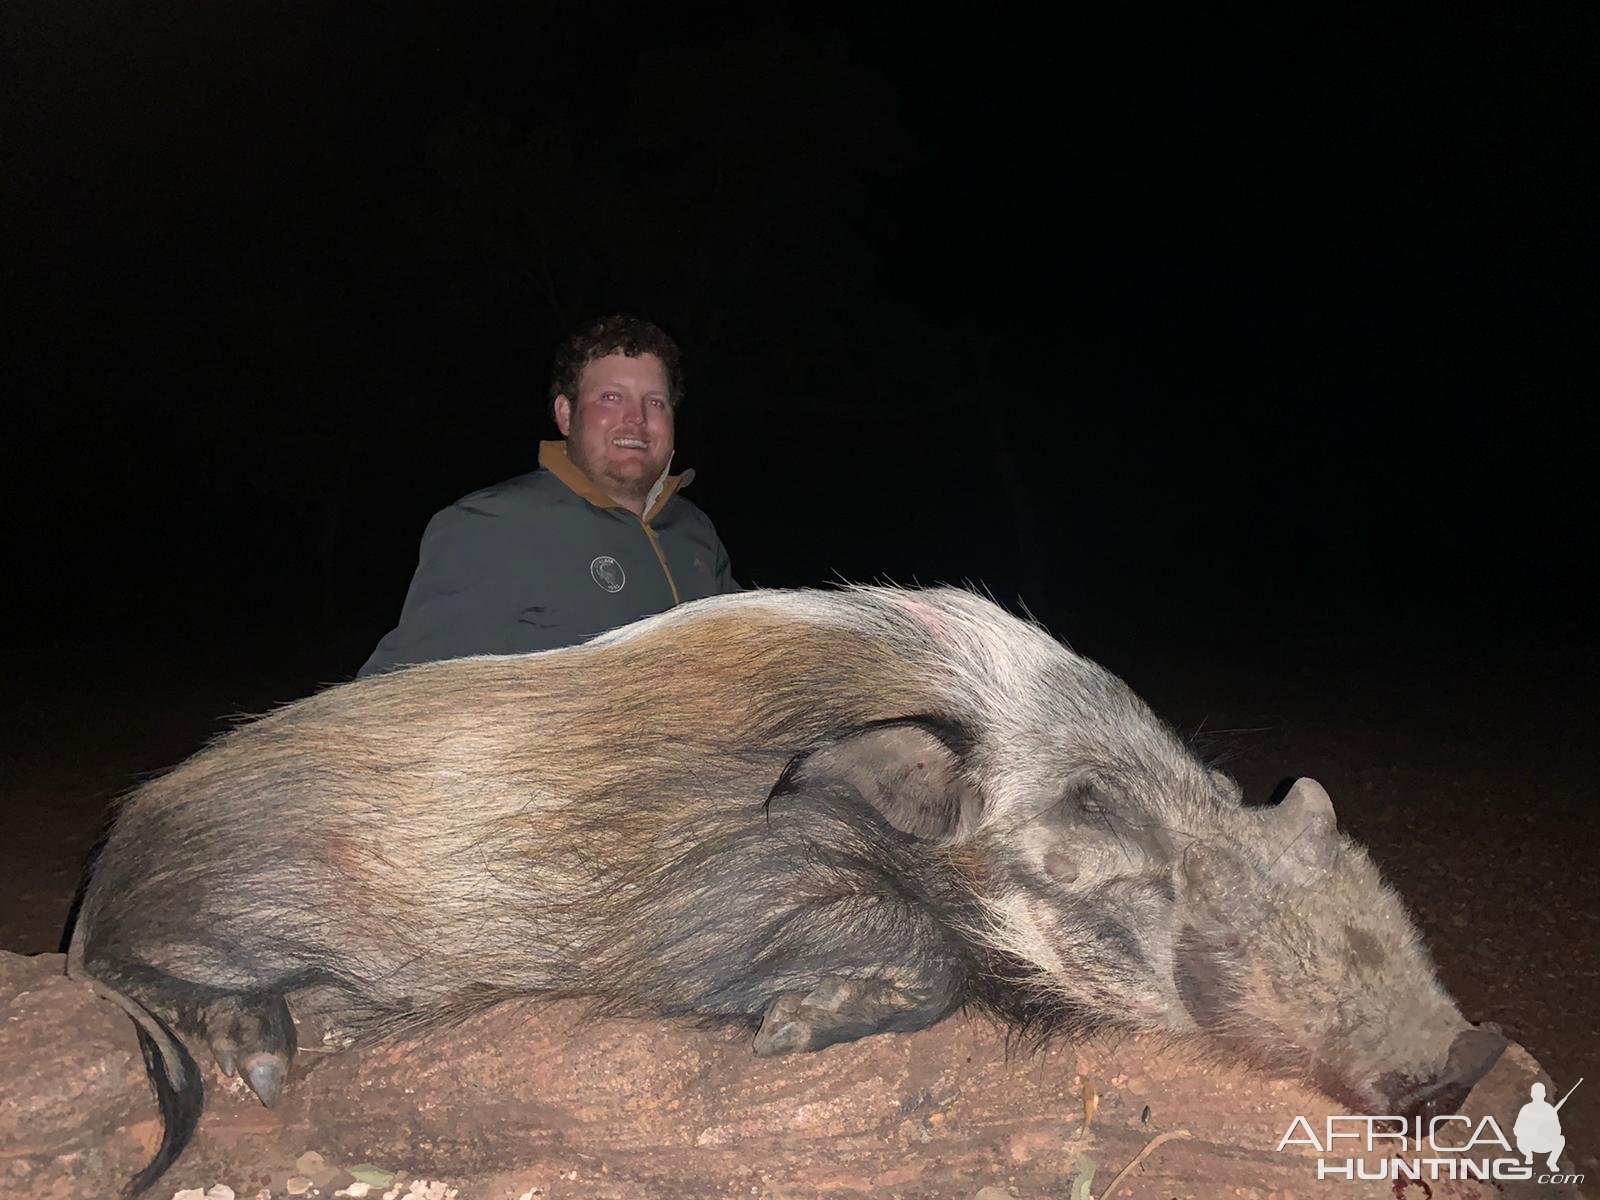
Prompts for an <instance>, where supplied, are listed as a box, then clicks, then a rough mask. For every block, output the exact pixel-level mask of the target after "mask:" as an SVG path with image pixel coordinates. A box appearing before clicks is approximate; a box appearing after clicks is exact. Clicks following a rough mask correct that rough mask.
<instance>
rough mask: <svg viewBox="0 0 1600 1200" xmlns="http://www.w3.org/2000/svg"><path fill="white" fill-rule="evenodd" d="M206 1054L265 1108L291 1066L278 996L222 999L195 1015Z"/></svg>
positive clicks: (291, 1043)
mask: <svg viewBox="0 0 1600 1200" xmlns="http://www.w3.org/2000/svg"><path fill="white" fill-rule="evenodd" d="M200 1024H201V1026H202V1027H203V1028H204V1030H205V1034H206V1040H207V1041H208V1042H209V1043H210V1044H211V1052H212V1053H213V1054H214V1055H216V1058H217V1065H218V1066H219V1067H221V1068H222V1072H223V1074H225V1075H240V1076H242V1077H243V1079H244V1081H245V1082H246V1083H247V1084H249V1085H250V1090H251V1091H253V1092H255V1094H256V1095H257V1096H259V1097H260V1098H261V1103H263V1104H265V1105H266V1106H267V1107H268V1108H271V1107H272V1106H273V1105H275V1104H276V1103H277V1102H278V1099H279V1098H280V1097H281V1096H282V1095H283V1087H284V1084H285V1083H287V1082H288V1079H289V1064H290V1063H291V1062H292V1061H293V1060H294V1053H295V1049H296V1038H295V1031H294V1020H293V1018H291V1017H290V1015H289V1005H288V1003H287V1002H286V1001H285V1000H284V997H283V993H281V992H254V993H249V994H245V995H225V996H221V997H219V998H218V999H216V1000H213V1001H212V1002H211V1003H210V1004H208V1005H207V1006H206V1007H205V1009H204V1011H203V1012H202V1013H201V1017H200Z"/></svg>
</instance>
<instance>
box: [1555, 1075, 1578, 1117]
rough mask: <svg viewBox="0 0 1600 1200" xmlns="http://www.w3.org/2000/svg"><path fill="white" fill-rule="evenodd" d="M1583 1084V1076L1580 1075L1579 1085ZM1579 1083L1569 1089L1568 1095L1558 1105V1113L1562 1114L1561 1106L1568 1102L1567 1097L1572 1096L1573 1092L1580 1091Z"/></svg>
mask: <svg viewBox="0 0 1600 1200" xmlns="http://www.w3.org/2000/svg"><path fill="white" fill-rule="evenodd" d="M1582 1082H1583V1076H1582V1075H1579V1076H1578V1083H1582ZM1578 1083H1575V1084H1573V1085H1572V1086H1571V1087H1569V1088H1568V1089H1567V1095H1566V1096H1563V1097H1561V1100H1560V1102H1559V1103H1557V1104H1556V1111H1557V1112H1560V1111H1561V1105H1563V1104H1565V1103H1566V1102H1567V1096H1570V1095H1572V1093H1573V1092H1575V1091H1577V1090H1578Z"/></svg>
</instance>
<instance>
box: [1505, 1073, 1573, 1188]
mask: <svg viewBox="0 0 1600 1200" xmlns="http://www.w3.org/2000/svg"><path fill="white" fill-rule="evenodd" d="M1582 1082H1583V1079H1582V1077H1580V1078H1579V1079H1578V1083H1582ZM1578 1083H1575V1084H1573V1085H1572V1086H1571V1087H1570V1088H1568V1089H1567V1095H1566V1096H1563V1097H1561V1099H1560V1100H1559V1101H1557V1102H1556V1103H1555V1104H1550V1103H1548V1102H1547V1101H1546V1100H1545V1098H1544V1084H1542V1083H1536V1084H1534V1085H1533V1086H1532V1087H1530V1088H1529V1089H1528V1095H1529V1097H1530V1099H1529V1100H1528V1102H1527V1103H1526V1104H1524V1105H1523V1106H1522V1111H1521V1112H1519V1113H1518V1114H1517V1123H1516V1124H1515V1125H1513V1126H1512V1127H1511V1132H1512V1134H1513V1135H1514V1136H1515V1137H1516V1139H1517V1149H1518V1150H1520V1151H1522V1157H1523V1158H1524V1159H1525V1160H1526V1161H1527V1162H1528V1163H1529V1164H1530V1165H1531V1164H1532V1162H1533V1156H1534V1155H1535V1154H1548V1155H1549V1156H1550V1157H1549V1158H1547V1159H1545V1166H1546V1167H1548V1168H1549V1169H1550V1170H1552V1171H1554V1170H1555V1169H1556V1156H1557V1155H1559V1154H1560V1153H1561V1151H1562V1149H1563V1148H1565V1146H1566V1144H1567V1139H1566V1138H1564V1137H1562V1136H1561V1118H1560V1117H1559V1116H1557V1115H1556V1114H1557V1113H1559V1112H1560V1111H1561V1106H1562V1105H1563V1104H1565V1103H1566V1102H1567V1098H1568V1097H1569V1096H1571V1095H1572V1093H1573V1092H1575V1091H1577V1090H1578Z"/></svg>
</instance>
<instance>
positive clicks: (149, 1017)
mask: <svg viewBox="0 0 1600 1200" xmlns="http://www.w3.org/2000/svg"><path fill="white" fill-rule="evenodd" d="M1303 782H1306V783H1308V782H1309V781H1303ZM68 965H69V972H70V973H71V974H73V975H74V977H76V978H82V979H88V980H92V981H94V983H95V985H96V986H97V988H99V989H100V990H101V991H102V993H103V994H106V995H107V996H108V997H110V998H112V999H113V1000H115V1001H116V1002H117V1003H119V1004H121V1005H122V1006H123V1007H124V1008H125V1009H126V1010H127V1011H128V1013H129V1015H130V1016H132V1017H133V1019H134V1020H135V1022H136V1023H137V1024H138V1026H139V1028H140V1030H141V1036H142V1038H145V1039H148V1043H149V1046H150V1056H151V1071H152V1075H153V1076H158V1075H159V1079H160V1082H162V1084H163V1087H164V1089H165V1090H164V1091H163V1093H162V1094H163V1108H164V1110H165V1111H166V1113H167V1121H168V1128H167V1134H166V1136H165V1138H164V1141H163V1144H162V1149H161V1152H160V1153H159V1154H158V1156H157V1161H156V1162H155V1163H152V1165H151V1168H150V1169H148V1170H147V1171H146V1172H145V1173H144V1174H143V1175H141V1177H140V1178H141V1179H143V1180H145V1181H147V1182H148V1181H150V1180H153V1179H154V1178H155V1177H156V1176H158V1175H159V1173H160V1168H161V1166H162V1165H164V1164H166V1163H170V1162H171V1161H172V1160H173V1159H174V1158H175V1157H176V1155H177V1154H178V1153H179V1152H180V1151H181V1149H182V1145H183V1143H184V1141H185V1140H186V1139H187V1137H188V1136H189V1133H190V1132H192V1129H193V1125H194V1122H195V1121H197V1120H198V1116H199V1105H200V1092H199V1088H200V1083H199V1075H198V1072H197V1071H196V1070H194V1069H193V1065H192V1061H191V1060H187V1059H186V1057H185V1056H184V1052H183V1051H182V1048H181V1044H179V1043H178V1042H177V1037H176V1034H175V1033H174V1030H177V1031H178V1032H187V1033H191V1034H195V1035H197V1036H200V1037H203V1038H208V1039H209V1040H211V1041H212V1044H213V1046H214V1047H217V1046H219V1044H220V1045H221V1047H222V1048H221V1049H219V1050H218V1053H219V1056H223V1057H226V1055H227V1053H230V1051H229V1050H228V1046H229V1045H230V1044H231V1043H230V1042H229V1040H228V1039H229V1037H230V1036H232V1035H231V1034H229V1032H228V1031H229V1030H231V1029H233V1028H234V1025H232V1024H230V1023H229V1022H230V1021H234V1015H235V1014H237V1013H238V1012H239V1011H240V1010H241V1006H243V1010H244V1012H245V1015H246V1016H247V1017H249V1018H250V1020H253V1021H254V1022H255V1023H256V1024H255V1026H250V1025H249V1023H248V1022H246V1025H245V1026H243V1027H246V1028H256V1027H260V1028H265V1029H268V1030H269V1031H270V1030H273V1029H278V1030H280V1032H282V1033H283V1035H284V1037H285V1038H287V1037H290V1036H291V1035H292V1030H285V1029H284V1028H283V1027H284V1026H286V1025H287V1022H288V1009H287V1007H286V1005H287V1004H288V1003H291V1002H295V1001H296V997H297V996H300V995H302V994H304V992H305V990H306V989H313V988H316V989H321V990H322V991H324V992H328V991H332V992H333V993H335V994H337V995H339V996H340V997H341V1000H342V1004H343V1007H344V1010H345V1011H344V1014H343V1019H344V1021H345V1023H346V1024H348V1025H349V1027H350V1028H352V1029H354V1030H356V1031H358V1032H363V1033H364V1034H365V1035H367V1036H379V1035H385V1034H394V1033H397V1032H407V1033H415V1032H418V1031H421V1030H424V1029H426V1028H428V1027H430V1026H437V1025H439V1024H442V1023H447V1022H450V1021H454V1020H458V1019H460V1018H461V1017H464V1016H467V1015H470V1014H471V1013H473V1012H477V1011H479V1010H481V1009H482V1008H484V1007H487V1006H489V1005H492V1004H496V1003H499V1002H501V1001H503V1000H506V999H511V998H515V997H524V996H539V997H546V998H554V997H576V998H580V999H582V1000H584V1001H585V1002H586V1003H587V1004H588V1005H589V1007H590V1010H591V1012H592V1013H594V1014H595V1015H630V1016H654V1017H666V1018H671V1019H681V1020H686V1021H691V1022H696V1023H702V1024H733V1025H736V1026H741V1027H744V1028H748V1029H750V1030H752V1031H754V1032H755V1037H756V1048H757V1050H758V1051H759V1052H762V1053H780V1052H785V1051H787V1050H790V1049H796V1048H800V1049H803V1048H806V1045H807V1044H808V1043H805V1039H806V1038H808V1037H818V1038H821V1037H826V1038H831V1039H832V1040H835V1041H837V1040H849V1039H850V1038H853V1037H859V1036H863V1035H865V1034H867V1033H874V1032H887V1031H894V1030H904V1029H915V1028H921V1027H923V1026H926V1025H928V1024H931V1023H933V1022H934V1021H937V1020H940V1019H942V1018H943V1017H945V1016H947V1015H948V1014H949V1013H951V1012H954V1011H956V1010H957V1009H959V1008H961V1007H963V1006H974V1007H978V1008H982V1009H985V1010H987V1011H989V1012H991V1013H993V1014H995V1015H996V1016H998V1017H999V1018H1000V1019H1001V1020H1002V1021H1004V1022H1005V1023H1006V1024H1007V1026H1008V1027H1009V1028H1010V1029H1011V1030H1012V1031H1013V1032H1014V1033H1016V1034H1017V1035H1018V1036H1019V1037H1021V1038H1022V1039H1023V1040H1029V1039H1039V1038H1044V1037H1048V1036H1052V1035H1054V1034H1058V1033H1071V1034H1085V1033H1092V1032H1096V1031H1100V1030H1106V1029H1120V1030H1127V1031H1131V1032H1148V1033H1157V1034H1160V1035H1163V1036H1170V1037H1177V1038H1185V1039H1200V1040H1201V1042H1202V1043H1203V1044H1204V1045H1206V1046H1208V1047H1212V1048H1221V1049H1223V1050H1225V1051H1227V1052H1229V1053H1234V1054H1238V1055H1242V1056H1244V1057H1246V1058H1248V1059H1250V1060H1252V1061H1256V1062H1260V1063H1263V1064H1265V1065H1267V1066H1269V1067H1271V1068H1272V1069H1274V1070H1278V1071H1282V1072H1285V1073H1289V1074H1294V1075H1297V1076H1300V1077H1304V1078H1311V1079H1315V1080H1317V1081H1318V1082H1319V1084H1321V1085H1322V1086H1326V1087H1329V1088H1330V1089H1333V1090H1340V1089H1342V1090H1343V1094H1346V1095H1350V1096H1353V1097H1356V1098H1357V1099H1358V1100H1359V1101H1360V1102H1361V1103H1363V1104H1366V1105H1368V1106H1376V1107H1380V1108H1381V1106H1382V1105H1383V1104H1384V1103H1387V1102H1388V1101H1389V1099H1390V1098H1391V1097H1392V1096H1394V1095H1404V1096H1405V1097H1414V1096H1415V1095H1420V1094H1432V1093H1427V1089H1428V1088H1433V1087H1436V1086H1444V1085H1443V1084H1439V1082H1438V1081H1439V1080H1440V1079H1444V1078H1446V1076H1449V1070H1447V1059H1450V1061H1451V1062H1454V1061H1455V1060H1454V1059H1451V1058H1450V1053H1449V1051H1450V1046H1451V1044H1452V1042H1451V1039H1452V1038H1453V1037H1454V1036H1456V1035H1457V1034H1458V1033H1459V1032H1460V1031H1461V1030H1462V1029H1463V1028H1464V1027H1465V1026H1464V1022H1463V1020H1462V1018H1461V1017H1460V1014H1459V1012H1458V1011H1457V1010H1456V1009H1455V1006H1454V1004H1453V1003H1452V1002H1451V1001H1450V1000H1449V998H1448V996H1446V995H1445V993H1444V992H1443V990H1442V989H1441V988H1440V987H1439V985H1438V983H1437V981H1436V980H1435V978H1434V975H1433V970H1432V967H1431V964H1429V963H1428V961H1427V957H1426V953H1425V951H1424V950H1423V948H1422V946H1421V943H1420V940H1419V939H1418V938H1417V936H1416V933H1415V930H1414V927H1413V926H1412V925H1411V923H1410V920H1409V917H1408V916H1407V915H1406V913H1405V911H1404V909H1403V907H1402V906H1401V905H1400V904H1399V901H1398V899H1397V898H1396V897H1395V896H1394V895H1393V893H1392V892H1390V891H1389V890H1388V889H1387V888H1386V887H1385V886H1384V885H1383V883H1382V881H1381V880H1380V879H1379V878H1378V876H1377V873H1376V871H1375V870H1373V869H1372V867H1371V864H1370V863H1369V862H1368V861H1367V859H1366V857H1365V855H1364V854H1362V853H1361V852H1360V850H1359V848H1357V847H1355V846H1354V845H1353V844H1352V843H1350V842H1349V841H1348V839H1346V838H1344V837H1343V836H1342V835H1341V834H1339V833H1338V831H1337V829H1336V828H1335V827H1334V824H1333V818H1332V809H1331V806H1329V805H1328V803H1327V799H1326V796H1325V794H1323V793H1321V790H1320V789H1319V788H1316V787H1315V785H1314V784H1313V785H1310V786H1309V787H1307V788H1299V787H1298V785H1297V790H1296V791H1294V792H1291V794H1290V796H1289V797H1288V798H1286V800H1285V801H1284V803H1283V804H1281V805H1279V806H1277V807H1276V808H1270V809H1251V808H1246V807H1243V806H1242V805H1241V804H1240V802H1239V795H1238V789H1237V788H1236V787H1235V786H1233V785H1232V783H1231V781H1228V780H1226V778H1225V777H1222V776H1221V775H1220V774H1218V773H1217V772H1215V771H1213V770H1211V769H1209V768H1208V767H1207V766H1206V765H1205V763H1203V762H1202V761H1201V760H1200V759H1199V758H1198V757H1197V756H1196V755H1195V754H1194V753H1192V752H1191V750H1190V749H1189V748H1188V747H1187V746H1185V745H1184V744H1183V742H1182V741H1181V740H1180V739H1179V738H1177V737H1176V736H1175V734H1174V733H1173V732H1172V731H1171V730H1170V729H1169V728H1168V727H1167V726H1166V725H1165V724H1163V723H1162V722H1161V721H1160V720H1158V719H1157V718H1156V717H1155V715H1154V714H1153V713H1151V711H1150V710H1149V709H1148V707H1146V706H1145V704H1144V703H1143V702H1142V701H1141V700H1139V698H1138V697H1137V696H1135V695H1134V694H1133V693H1132V692H1131V691H1130V690H1129V689H1128V688H1127V687H1126V686H1125V685H1124V684H1123V683H1122V682H1121V681H1120V680H1118V679H1116V678H1115V677H1114V676H1112V675H1111V674H1110V673H1109V672H1107V671H1105V670H1104V669H1102V668H1100V667H1098V666H1096V665H1095V664H1094V663H1091V662H1089V661H1088V660H1086V659H1083V658H1081V657H1079V656H1077V655H1075V654H1073V653H1072V652H1071V651H1069V650H1067V649H1066V648H1065V647H1064V646H1062V645H1061V644H1060V643H1059V642H1057V641H1055V640H1054V639H1053V638H1051V637H1050V636H1049V635H1048V634H1047V633H1046V632H1045V631H1044V630H1043V629H1041V628H1040V627H1039V626H1038V625H1036V624H1033V623H1030V622H1027V621H1023V620H1020V619H1018V618H1016V617H1013V616H1011V615H1009V614H1007V613H1006V612H1005V611H1003V610H1002V609H1001V608H999V607H998V606H997V605H995V604H994V603H993V602H992V601H990V600H988V599H985V598H983V597H981V596H978V595H975V594H973V593H971V592H969V591H965V590H961V589H952V588H934V589H926V590H908V589H901V588H894V587H849V588H843V589H839V590H833V591H788V592H779V591H755V592H746V593H740V594H737V595H731V596H721V597H715V598H712V599H709V600H704V601H698V602H695V603H693V604H687V605H683V606H680V607H679V608H676V609H673V610H670V611H669V612H667V613H663V614H661V615H660V616H657V617H653V618H650V619H648V620H646V621H642V622H639V623H638V624H635V625H631V626H628V627H625V628H623V629H619V630H616V631H614V632H612V633H610V634H606V635H604V636H602V637H600V638H598V639H596V640H595V641H593V642H590V643H588V644H585V645H583V646H577V647H571V648H568V649H564V650H557V651H551V652H548V653H543V654H531V655H513V656H504V657H489V656H483V657H475V658H468V659H459V660H454V661H449V662H438V663H430V664H424V665H421V666H416V667H412V668H408V669H405V670H401V671H397V672H393V673H391V674H387V675H380V676H374V677H370V678H367V679H362V680H357V681H354V682H352V683H349V684H345V685H341V686H338V687H334V688H330V689H328V690H326V691H323V692H320V693H318V694H317V695H314V696H311V697H309V698H307V699H305V700H302V701H299V702H297V703H295V704H292V705H289V706H286V707H284V708H282V709H279V710H277V711H275V712H273V713H270V714H268V715H267V716H265V717H262V718H261V719H259V720H257V721H255V722H252V723H250V724H248V725H245V726H242V727H241V728H239V729H236V730H234V731H232V732H230V733H228V734H227V735H225V736H224V737H222V738H221V739H219V740H218V741H217V742H215V743H214V744H212V745H211V746H209V747H207V748H206V749H205V750H203V751H202V752H200V753H199V754H197V755H195V756H194V757H193V758H191V759H190V760H188V761H187V762H185V763H183V764H181V765H180V766H178V767H177V768H175V769H174V770H172V771H171V772H169V773H167V774H166V775H164V776H161V777H160V778H157V779H155V780H152V781H150V782H148V783H146V784H145V785H144V786H142V787H141V788H140V789H138V791H137V792H135V793H134V794H133V795H132V796H131V797H129V799H128V801H127V803H126V804H125V805H124V806H123V807H122V809H121V811H120V813H119V816H118V819H117V823H116V826H115V827H114V829H113V831H112V833H111V835H110V837H109V839H108V840H107V843H106V846H105V848H104V851H103V852H102V854H101V855H100V858H99V860H98V862H97V864H96V867H95V870H94V874H93V877H92V879H91V881H90V884H89V886H88V888H87V889H86V892H85V897H84V902H83V906H82V910H81V914H80V919H79V923H78V926H77V929H76V930H75V933H74V937H73V944H72V948H71V951H70V954H69V964H68ZM824 994H826V995H827V996H828V997H829V1000H828V1004H831V1005H832V1006H833V1007H832V1008H831V1009H829V1008H828V1006H827V1004H821V1002H820V1001H819V1004H821V1007H818V1008H813V1009H812V1010H809V1011H810V1012H811V1013H812V1014H813V1015H812V1016H808V1017H806V1018H805V1021H801V1022H799V1023H796V1020H795V1019H794V1018H792V1013H794V1012H795V1011H800V1010H801V1009H803V1008H804V1006H803V1003H802V1002H803V999H804V998H805V997H807V996H822V995H824ZM786 1005H787V1007H785V1006H786ZM796 1006H799V1007H798V1008H797V1007H796ZM823 1009H827V1011H829V1012H831V1013H832V1014H833V1015H832V1016H830V1017H828V1018H827V1020H826V1021H824V1020H823V1018H821V1017H819V1016H816V1015H815V1014H816V1013H819V1012H821V1011H823ZM784 1014H791V1015H789V1016H785V1015H784ZM841 1014H843V1015H841ZM852 1014H856V1015H852ZM827 1021H832V1022H834V1024H833V1025H832V1026H829V1025H828V1024H827ZM852 1021H853V1022H854V1023H853V1024H852V1023H851V1022H852ZM785 1022H787V1024H786V1023H785ZM806 1022H811V1024H810V1025H807V1024H806ZM817 1022H822V1023H821V1024H817ZM219 1030H220V1031H221V1032H220V1033H219ZM819 1030H820V1031H821V1032H818V1031H819ZM797 1031H798V1032H797ZM784 1039H790V1040H787V1041H786V1040H784ZM795 1039H798V1041H796V1040H795ZM282 1040H283V1038H280V1042H281V1041H282ZM820 1044H826V1042H825V1041H824V1042H822V1043H820ZM274 1045H276V1044H274ZM812 1048H815V1046H813V1047H812ZM267 1049H269V1050H272V1051H273V1053H276V1054H277V1055H278V1059H279V1060H281V1063H282V1066H283V1073H286V1071H287V1061H288V1056H289V1055H290V1054H292V1043H291V1044H290V1045H289V1046H288V1048H287V1050H285V1049H283V1048H282V1047H281V1046H279V1047H278V1048H277V1049H273V1047H272V1046H268V1047H267ZM268 1057H269V1058H270V1057H271V1055H269V1056H268ZM1450 1069H1451V1070H1453V1069H1454V1068H1450ZM1485 1069H1486V1068H1485ZM256 1082H257V1081H254V1080H253V1081H252V1086H255V1084H256ZM1447 1082H1448V1083H1449V1084H1450V1086H1455V1085H1456V1084H1457V1083H1459V1079H1456V1078H1454V1077H1450V1078H1448V1079H1447ZM275 1088H276V1082H275V1081H274V1080H272V1079H269V1080H268V1087H267V1090H268V1091H274V1092H275ZM259 1090H261V1088H259V1087H258V1091H259ZM264 1098H265V1097H264ZM152 1171H153V1172H154V1174H152V1173H151V1172H152Z"/></svg>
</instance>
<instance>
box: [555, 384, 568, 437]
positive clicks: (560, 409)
mask: <svg viewBox="0 0 1600 1200" xmlns="http://www.w3.org/2000/svg"><path fill="white" fill-rule="evenodd" d="M550 408H551V412H552V413H553V414H554V415H555V418H556V428H557V429H559V430H560V431H561V436H562V437H567V436H569V432H568V431H569V430H571V428H572V401H571V400H568V399H567V394H566V393H565V392H563V393H561V395H559V396H557V397H556V402H555V403H554V404H553V405H551V406H550Z"/></svg>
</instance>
